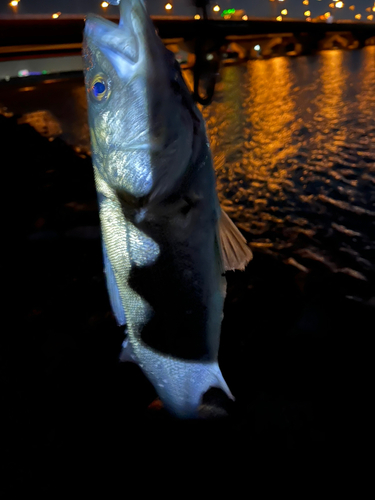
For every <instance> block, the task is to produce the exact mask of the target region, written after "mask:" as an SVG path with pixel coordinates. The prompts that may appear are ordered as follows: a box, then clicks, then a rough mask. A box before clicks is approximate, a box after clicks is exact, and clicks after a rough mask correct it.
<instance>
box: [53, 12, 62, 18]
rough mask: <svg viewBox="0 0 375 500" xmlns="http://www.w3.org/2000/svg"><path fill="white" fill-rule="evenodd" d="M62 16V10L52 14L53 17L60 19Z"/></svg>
mask: <svg viewBox="0 0 375 500" xmlns="http://www.w3.org/2000/svg"><path fill="white" fill-rule="evenodd" d="M60 16H61V12H55V13H54V14H52V19H58V18H59V17H60Z"/></svg>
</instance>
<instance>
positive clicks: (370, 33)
mask: <svg viewBox="0 0 375 500" xmlns="http://www.w3.org/2000/svg"><path fill="white" fill-rule="evenodd" d="M107 18H108V19H110V20H111V21H114V22H118V18H117V17H107ZM152 19H153V22H154V24H155V27H156V29H157V31H158V33H159V35H160V37H161V38H162V40H163V41H164V43H165V44H166V45H167V46H168V47H169V48H171V49H172V50H173V51H174V52H175V53H176V54H178V53H184V54H185V61H184V63H185V64H186V65H190V66H191V67H194V96H195V98H196V100H197V101H199V102H201V103H202V104H207V103H208V102H209V101H210V99H211V98H212V95H213V91H214V87H215V74H216V73H217V71H218V68H219V65H220V64H221V63H222V62H225V59H227V60H228V56H229V55H230V54H235V59H236V60H246V59H249V58H260V57H262V58H267V57H273V56H277V55H289V56H296V55H300V54H309V53H312V52H314V51H317V50H324V49H332V48H340V49H346V50H350V49H357V48H360V47H363V46H364V45H367V44H374V45H375V23H368V22H364V23H363V22H337V23H331V24H328V23H326V22H306V21H304V20H303V21H301V20H283V21H281V22H279V21H274V20H270V19H252V18H249V19H248V20H246V21H242V20H239V21H237V20H236V21H233V20H195V19H192V18H181V17H175V16H174V17H164V16H163V17H157V16H155V17H153V18H152ZM83 29H84V17H83V16H61V17H60V18H58V19H51V18H50V17H49V16H48V17H47V16H45V17H41V16H24V17H19V18H15V17H8V18H5V17H2V18H0V62H4V61H9V60H13V61H14V60H17V59H20V60H24V59H29V58H42V57H58V56H68V55H79V54H80V52H81V48H82V32H83ZM229 59H231V58H230V57H229ZM203 80H204V81H205V84H204V87H205V88H204V89H203V95H202V93H201V92H200V90H199V87H200V82H201V81H203Z"/></svg>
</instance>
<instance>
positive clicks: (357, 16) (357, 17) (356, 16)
mask: <svg viewBox="0 0 375 500" xmlns="http://www.w3.org/2000/svg"><path fill="white" fill-rule="evenodd" d="M354 17H355V18H356V19H358V20H359V19H361V17H362V16H361V14H356V15H355V16H354Z"/></svg>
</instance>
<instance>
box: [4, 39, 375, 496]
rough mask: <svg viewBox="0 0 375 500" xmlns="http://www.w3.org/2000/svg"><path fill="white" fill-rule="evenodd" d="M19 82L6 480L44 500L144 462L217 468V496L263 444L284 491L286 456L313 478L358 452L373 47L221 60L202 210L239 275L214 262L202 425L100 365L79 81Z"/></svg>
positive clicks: (8, 233) (8, 240)
mask: <svg viewBox="0 0 375 500" xmlns="http://www.w3.org/2000/svg"><path fill="white" fill-rule="evenodd" d="M186 77H187V78H190V77H191V75H189V74H187V75H186ZM25 82H26V81H24V80H23V81H20V82H19V87H18V88H17V87H14V86H13V85H10V84H3V85H1V86H0V90H1V93H0V95H1V98H0V102H2V103H3V105H4V106H6V107H8V109H9V111H13V112H14V113H16V114H18V115H19V117H17V116H14V117H8V118H5V117H3V116H0V146H1V151H2V167H3V168H2V186H3V195H5V200H6V201H5V202H4V198H2V199H3V205H2V206H3V212H2V232H3V236H4V250H5V258H4V259H3V265H2V271H3V272H2V277H3V276H4V275H6V274H7V271H8V272H9V274H10V279H9V282H8V283H6V284H4V281H2V288H3V290H4V291H5V296H6V297H7V298H8V299H9V302H10V305H9V307H8V306H7V308H4V311H5V314H4V321H3V323H4V325H7V324H8V321H5V319H7V320H8V319H9V318H10V327H9V326H5V328H3V330H4V331H3V332H2V335H1V338H0V341H1V344H2V348H1V349H0V362H1V363H0V384H1V386H0V389H1V390H0V392H1V395H2V416H3V417H5V423H4V424H3V426H2V430H4V431H5V433H4V435H3V436H1V438H2V450H3V454H4V456H6V465H7V469H6V475H7V480H8V481H7V482H8V483H9V484H10V489H11V491H12V492H15V491H18V490H19V488H21V489H23V490H24V491H25V492H26V491H27V493H28V494H29V492H30V491H32V489H33V488H35V489H36V490H37V491H38V492H40V491H43V490H45V491H47V492H48V493H49V497H51V498H54V497H55V496H56V495H55V493H56V487H57V486H56V485H59V488H60V485H65V486H66V487H67V488H68V487H70V491H71V486H70V485H73V478H77V480H78V481H80V482H81V483H83V486H84V488H85V491H87V488H88V487H92V488H93V489H95V488H96V484H97V481H99V480H100V479H102V480H103V481H104V482H105V484H106V488H108V487H109V485H116V480H117V481H118V479H120V483H121V484H120V489H119V490H118V491H121V494H123V492H124V484H125V482H126V480H127V478H128V477H129V474H128V471H129V467H130V466H133V467H135V468H136V469H137V470H140V472H141V473H142V474H144V478H146V477H147V478H149V477H150V476H149V474H150V471H151V472H152V471H157V472H158V477H157V481H156V482H155V483H153V484H158V485H159V484H160V485H161V486H162V487H164V486H165V484H169V483H168V481H169V477H180V476H179V475H181V481H183V483H184V484H185V483H186V484H191V481H193V480H194V478H195V477H197V476H196V473H197V470H202V471H204V473H205V481H206V482H207V481H209V485H210V487H211V486H212V487H215V486H216V487H217V486H221V484H222V480H223V478H227V479H228V480H230V482H231V487H232V485H233V484H237V482H238V481H239V480H240V479H239V476H240V475H241V474H240V472H239V471H241V470H242V467H244V468H245V469H244V470H245V474H244V475H243V477H244V478H245V481H246V483H247V488H249V487H252V480H253V477H254V467H253V466H254V464H255V465H256V464H259V460H260V458H262V459H263V460H264V463H265V464H266V465H265V468H264V470H265V471H266V472H267V474H268V476H269V459H270V457H275V454H276V455H277V456H278V464H277V467H278V468H280V467H283V465H284V464H287V466H288V468H289V470H292V471H293V479H292V481H291V482H294V481H295V477H296V474H295V470H296V469H295V468H294V467H291V465H290V464H291V462H290V461H287V460H285V457H286V456H287V455H286V454H289V453H290V454H291V455H292V456H293V457H294V458H297V459H298V461H299V463H300V465H301V466H302V467H308V465H306V464H308V461H305V460H304V458H307V460H309V459H310V458H311V457H314V466H313V470H314V474H315V473H316V470H317V467H318V466H319V467H322V464H324V462H326V466H327V470H329V471H331V470H332V464H333V463H336V460H335V459H333V458H332V457H333V456H334V455H333V454H334V453H337V452H338V450H343V456H345V452H347V451H348V450H349V448H351V447H352V446H357V443H359V442H361V443H363V442H364V443H367V442H368V438H369V435H370V433H369V432H367V430H366V425H365V424H366V415H371V411H370V410H369V408H368V407H367V406H366V405H367V404H368V403H369V404H371V403H370V402H372V394H373V388H372V383H371V380H372V377H371V374H370V367H371V368H372V365H373V360H372V352H373V351H372V348H371V340H372V337H373V330H374V327H373V325H374V321H375V290H374V284H375V276H374V265H375V255H374V252H375V238H374V236H375V92H374V88H375V47H367V48H365V49H363V50H360V51H355V52H339V51H332V52H324V53H321V54H318V55H316V56H310V57H299V58H296V59H287V58H276V59H271V60H268V61H261V60H259V61H251V62H249V63H248V64H247V65H243V66H228V67H225V68H223V70H222V72H221V81H220V83H219V85H218V88H217V92H216V95H215V100H214V102H213V104H212V105H211V106H209V107H208V108H206V109H204V110H203V113H204V116H205V118H206V120H207V126H208V132H209V136H210V140H211V144H212V151H213V155H214V158H215V163H216V167H217V173H218V191H219V196H220V200H221V203H222V205H223V206H224V207H225V209H226V210H227V212H228V213H229V215H230V216H231V217H232V219H233V220H234V221H235V222H236V223H237V224H238V226H239V227H240V228H241V230H242V231H243V233H244V235H245V236H246V238H247V240H248V241H249V243H250V245H251V246H252V248H253V250H254V260H253V261H252V262H251V263H250V264H249V266H248V267H247V269H246V271H245V272H234V273H227V281H228V293H227V298H226V302H225V308H224V321H223V326H222V335H221V342H220V352H219V363H220V367H221V369H222V371H223V375H224V377H225V379H226V381H227V382H228V385H229V387H230V389H231V391H232V393H233V394H234V396H235V398H236V403H235V404H234V406H232V407H231V408H229V410H228V411H229V415H230V418H228V419H223V421H220V422H216V423H212V422H198V423H195V424H193V423H189V422H184V421H183V422H176V421H173V420H172V419H170V418H168V417H167V416H166V415H165V414H163V413H162V412H159V413H158V412H155V411H154V412H152V411H149V410H147V407H148V405H149V403H150V402H151V401H153V399H154V398H155V392H154V390H153V388H152V387H151V386H150V384H149V383H148V382H147V380H145V378H144V377H143V375H142V374H141V372H140V371H139V369H137V367H135V366H133V365H130V364H121V365H119V364H118V363H117V359H118V354H119V351H120V349H121V343H122V341H123V332H122V331H121V329H119V328H118V327H117V326H116V323H115V321H114V318H113V316H112V315H111V312H110V305H109V301H108V296H107V292H106V286H105V279H104V275H103V264H102V254H101V242H100V230H99V218H98V212H97V204H96V192H95V187H94V182H93V175H92V165H91V159H90V157H88V156H87V155H85V154H84V153H83V152H84V151H86V150H87V148H88V146H89V142H88V128H87V125H86V102H85V95H84V90H83V83H82V79H81V78H76V79H70V80H62V81H60V82H51V83H46V82H45V83H32V82H31V81H28V82H27V83H25ZM9 83H10V82H9ZM20 122H22V123H20ZM24 122H27V123H30V124H32V125H33V126H34V127H35V128H36V129H37V130H38V132H39V133H38V132H35V131H34V130H33V129H32V128H31V127H29V126H28V125H27V124H24ZM43 136H45V137H43ZM57 136H60V137H57ZM54 137H57V139H55V140H53V138H54ZM48 138H49V139H51V140H49V139H48ZM66 142H67V143H68V144H70V145H73V146H74V147H76V148H80V150H81V152H79V154H76V153H75V152H74V151H73V150H72V148H71V147H70V146H68V145H67V144H66ZM77 151H78V150H77ZM82 151H83V152H82ZM3 344H4V347H3ZM335 433H339V439H338V441H339V442H340V443H339V444H337V443H335V442H334V439H333V435H334V434H335ZM340 447H341V448H340ZM119 450H120V452H121V453H120V455H121V457H119ZM189 454H190V455H189ZM191 454H192V455H193V456H194V460H193V462H192V461H191V459H190V458H189V456H191ZM360 455H361V453H358V452H357V451H355V452H354V453H351V455H350V459H353V457H355V460H356V461H357V458H358V457H360ZM364 455H365V456H367V454H364ZM41 457H42V458H41ZM161 457H162V459H161ZM349 461H350V460H349ZM104 462H105V463H104ZM348 463H349V462H348ZM210 464H215V466H216V467H215V469H214V470H213V473H212V476H210V477H209V479H207V474H206V471H207V467H208V466H209V465H210ZM317 464H318V465H317ZM220 467H223V469H224V474H223V475H222V476H221V475H220V474H218V472H217V471H218V470H220ZM67 468H69V470H67ZM85 468H86V473H87V469H89V470H88V478H89V479H88V480H84V479H83V471H84V470H85ZM233 468H235V472H234V473H233V472H232V474H230V472H229V471H230V470H232V471H233ZM108 470H110V473H109V474H110V475H112V476H109V475H108ZM182 470H184V471H188V472H186V473H185V472H181V471H182ZM93 471H95V473H94V472H93ZM124 471H126V472H124ZM330 473H331V472H330ZM94 475H95V477H93V476H94ZM113 476H116V477H113ZM125 476H126V477H125ZM108 477H111V479H110V480H108ZM112 477H113V480H112ZM124 478H125V481H124ZM192 478H193V479H192ZM314 482H315V479H314ZM306 484H308V485H309V486H310V483H306ZM198 487H199V488H200V486H197V488H196V490H197V489H198ZM1 488H3V484H1V483H0V489H1ZM74 488H75V485H74ZM68 489H69V488H68ZM199 491H200V490H199ZM107 496H108V495H107Z"/></svg>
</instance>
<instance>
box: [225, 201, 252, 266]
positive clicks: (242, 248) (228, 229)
mask: <svg viewBox="0 0 375 500" xmlns="http://www.w3.org/2000/svg"><path fill="white" fill-rule="evenodd" d="M219 233H220V242H221V250H222V255H223V263H224V269H225V271H234V270H235V269H239V270H240V271H243V270H244V269H245V267H246V265H247V264H248V263H249V262H250V261H251V259H252V258H253V253H252V251H251V250H250V248H249V247H248V246H247V242H246V240H245V238H244V237H243V236H242V234H241V233H240V231H239V230H238V229H237V227H236V226H235V225H234V223H233V222H232V221H231V220H230V218H229V217H228V215H227V214H226V213H225V212H224V210H223V209H222V210H221V217H220V220H219Z"/></svg>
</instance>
